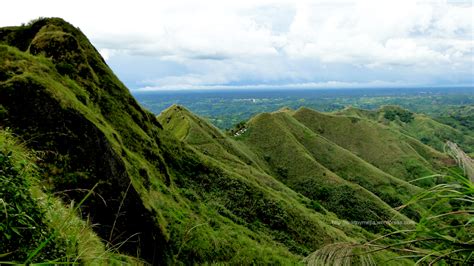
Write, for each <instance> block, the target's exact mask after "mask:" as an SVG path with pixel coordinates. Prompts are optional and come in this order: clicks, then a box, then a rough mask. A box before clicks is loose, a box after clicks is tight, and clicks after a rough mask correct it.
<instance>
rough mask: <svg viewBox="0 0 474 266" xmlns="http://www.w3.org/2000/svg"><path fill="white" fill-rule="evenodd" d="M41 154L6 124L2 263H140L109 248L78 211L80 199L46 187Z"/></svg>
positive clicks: (1, 138)
mask: <svg viewBox="0 0 474 266" xmlns="http://www.w3.org/2000/svg"><path fill="white" fill-rule="evenodd" d="M35 158H36V156H35V154H34V153H32V152H31V151H28V149H27V148H26V147H25V145H24V144H22V143H21V142H19V141H18V140H17V139H15V138H14V137H13V136H12V133H11V132H9V131H5V130H0V165H1V168H0V169H1V170H0V173H1V175H0V178H1V182H2V185H1V187H2V190H1V191H0V192H1V193H0V199H1V204H2V207H3V208H2V218H1V219H2V223H1V227H0V228H1V229H2V230H1V234H2V239H3V240H4V241H2V243H1V245H0V250H2V253H3V254H2V256H1V261H2V263H15V262H17V263H21V262H29V263H31V262H36V263H44V262H49V261H50V260H54V261H55V262H69V263H75V262H77V263H86V264H89V263H110V264H118V263H120V262H128V263H140V262H139V261H138V260H136V259H134V258H131V257H126V256H123V255H120V254H118V253H115V250H108V249H106V247H105V245H104V243H103V242H102V240H101V239H100V238H99V237H98V236H97V235H96V234H95V233H94V232H93V228H92V225H91V224H89V223H87V222H86V221H84V220H83V219H81V217H80V216H79V215H78V210H79V207H80V205H81V204H80V203H79V204H76V205H77V206H75V205H74V203H73V202H71V204H70V205H69V206H66V205H65V204H64V203H63V202H62V201H61V200H60V199H59V198H58V197H56V196H55V195H54V194H51V193H47V192H45V191H44V188H43V186H42V184H41V182H40V177H41V175H40V172H39V168H38V166H37V165H36V163H35ZM83 200H84V201H85V200H87V198H84V199H83Z"/></svg>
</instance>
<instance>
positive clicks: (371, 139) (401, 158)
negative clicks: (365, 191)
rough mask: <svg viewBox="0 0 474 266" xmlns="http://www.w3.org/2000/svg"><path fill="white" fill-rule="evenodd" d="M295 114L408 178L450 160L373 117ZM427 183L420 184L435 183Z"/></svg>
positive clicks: (383, 167)
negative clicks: (373, 119)
mask: <svg viewBox="0 0 474 266" xmlns="http://www.w3.org/2000/svg"><path fill="white" fill-rule="evenodd" d="M294 117H295V118H296V119H297V120H298V121H300V122H301V123H302V124H304V125H305V126H307V127H308V128H310V129H311V130H313V131H314V132H316V133H319V134H320V135H321V136H323V137H325V138H327V139H329V140H330V141H332V142H334V143H336V144H338V145H339V146H341V147H343V148H345V149H347V150H349V151H351V152H352V153H354V154H355V155H357V156H358V157H360V158H362V159H364V160H365V161H367V162H369V163H371V164H372V165H374V166H376V167H377V168H379V169H380V170H382V171H384V172H386V173H388V174H390V175H392V176H395V177H398V178H401V179H403V180H406V181H410V180H413V179H416V178H419V177H422V176H426V175H430V174H433V173H435V170H436V169H438V167H439V166H440V165H442V163H441V162H440V161H441V160H447V156H446V155H443V154H441V153H440V152H437V151H435V150H434V149H432V148H430V147H429V146H426V145H422V144H421V143H416V144H413V138H411V137H410V136H407V135H404V134H402V133H401V132H400V131H398V130H396V129H394V128H391V127H389V126H385V125H383V124H380V123H378V122H375V121H371V120H369V119H365V118H360V117H355V116H342V115H330V114H323V113H319V112H316V111H313V110H310V109H307V108H301V109H299V110H298V111H297V112H296V113H295V115H294ZM349 132H350V138H349V137H347V134H348V133H349ZM415 142H416V141H415ZM415 145H416V147H414V146H415ZM425 182H428V183H427V184H419V185H424V186H429V185H430V184H431V183H429V181H425Z"/></svg>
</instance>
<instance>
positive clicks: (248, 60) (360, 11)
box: [0, 0, 474, 87]
mask: <svg viewBox="0 0 474 266" xmlns="http://www.w3.org/2000/svg"><path fill="white" fill-rule="evenodd" d="M25 6H28V8H25ZM3 7H4V8H2V10H3V11H2V12H3V13H2V14H1V15H0V25H15V24H20V23H22V22H27V21H28V20H30V19H32V18H35V17H38V16H59V17H63V18H64V19H66V20H68V21H70V22H71V23H73V24H74V25H76V26H79V27H80V28H81V29H82V30H83V31H84V32H85V33H86V35H88V36H89V37H90V39H91V40H92V42H93V43H94V45H96V46H97V47H98V49H99V51H100V52H101V54H102V55H103V56H104V58H105V59H106V60H107V61H108V62H109V63H110V64H111V66H112V67H113V68H114V70H116V71H117V72H118V73H119V75H120V73H127V71H128V72H130V73H134V71H138V70H137V69H140V66H131V65H121V64H115V63H114V62H118V61H119V60H118V59H120V57H123V56H128V57H133V58H136V59H137V62H140V58H142V57H147V58H155V60H156V62H157V64H160V65H162V64H166V62H169V64H170V66H171V65H172V66H173V67H174V66H176V65H179V66H180V67H179V69H180V71H179V72H176V73H170V71H166V73H165V72H163V71H162V72H158V71H157V72H156V73H153V75H150V76H147V77H146V78H143V77H142V76H141V75H140V78H139V77H138V76H137V78H136V79H137V80H136V82H135V83H139V82H141V83H142V86H150V87H157V86H158V87H166V86H168V87H169V86H171V87H179V86H183V87H192V86H196V87H202V86H222V85H230V86H238V85H233V84H241V86H247V85H246V84H276V83H279V84H300V83H301V84H319V83H320V82H322V83H324V84H326V83H327V82H328V81H334V80H336V81H338V82H343V83H344V82H345V83H351V82H365V83H370V82H372V81H374V80H383V81H384V82H387V83H388V84H394V83H393V82H396V84H400V82H401V83H403V82H404V83H406V84H413V83H414V82H417V81H418V82H422V83H423V84H430V83H432V84H437V83H439V82H442V81H443V80H442V79H440V75H441V74H442V75H444V76H445V77H446V80H449V82H451V83H452V82H455V83H456V82H457V83H466V82H468V83H469V82H472V81H473V78H472V77H473V76H474V73H473V64H474V62H473V56H474V53H473V49H474V41H473V23H474V21H473V20H474V16H473V15H472V14H473V13H474V8H473V6H472V3H471V2H470V1H443V0H439V1H435V0H433V1H429V0H423V1H414V0H358V1H357V0H354V1H329V0H322V1H302V0H280V1H267V0H253V1H251V0H244V1H213V0H202V1H191V0H188V1H186V0H174V1H145V0H135V1H124V0H119V1H91V0H85V1H81V3H80V4H77V5H76V6H72V5H71V4H70V2H68V1H60V0H46V1H8V2H7V3H4V5H3ZM11 10H22V12H11ZM7 11H8V12H7ZM147 67H150V65H147ZM151 67H152V66H151ZM183 69H184V70H185V71H184V70H183ZM415 75H416V76H415ZM128 76H130V75H128ZM331 84H333V85H337V84H338V83H334V82H333V83H331ZM341 84H342V83H341ZM420 84H421V83H420Z"/></svg>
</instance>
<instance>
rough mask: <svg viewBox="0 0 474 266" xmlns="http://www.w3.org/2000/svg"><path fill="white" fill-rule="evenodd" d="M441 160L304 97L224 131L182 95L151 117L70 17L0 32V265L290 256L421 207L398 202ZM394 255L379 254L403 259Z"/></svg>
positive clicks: (364, 233) (359, 235) (396, 133)
mask: <svg viewBox="0 0 474 266" xmlns="http://www.w3.org/2000/svg"><path fill="white" fill-rule="evenodd" d="M348 133H350V135H348ZM445 160H447V157H446V156H445V155H443V154H441V153H440V152H437V151H435V150H434V149H432V148H429V147H428V146H426V145H424V144H423V143H421V142H420V141H418V140H416V139H415V138H413V137H410V136H409V135H406V134H405V133H402V132H401V130H400V129H397V128H395V126H393V127H389V126H387V125H382V124H380V123H379V122H376V121H372V120H370V119H368V118H358V117H353V116H343V115H330V114H321V113H317V112H315V111H312V110H309V109H300V110H298V111H291V110H282V111H280V112H276V113H271V114H269V113H264V114H260V115H258V116H256V117H254V118H253V119H251V120H250V121H249V122H248V123H246V124H241V125H240V127H239V128H238V129H237V130H236V131H234V132H233V133H232V134H231V135H228V134H226V133H223V132H221V131H219V130H218V129H217V128H215V127H214V126H212V125H211V124H209V123H208V122H207V121H205V120H203V119H201V118H199V117H197V116H195V115H194V114H192V113H190V112H189V111H187V110H186V109H184V108H183V107H180V106H176V105H175V106H171V107H170V108H169V109H167V110H166V111H164V112H163V113H162V114H160V116H159V117H158V118H157V117H155V115H154V114H152V113H150V112H149V111H147V110H144V109H143V108H142V107H141V106H140V105H139V104H138V103H137V102H136V100H135V99H134V98H133V97H132V96H131V95H130V93H129V91H128V89H127V88H126V87H125V86H124V85H123V84H122V83H121V82H120V81H119V80H118V78H117V77H116V76H115V75H114V74H113V73H112V71H111V70H110V68H109V67H108V66H107V64H106V63H105V61H104V60H103V58H102V57H101V56H100V55H99V53H98V52H97V50H96V49H95V48H94V47H93V46H92V45H91V44H90V42H89V41H88V40H87V38H86V36H84V35H83V34H82V33H81V31H80V30H79V29H77V28H75V27H74V26H72V25H70V24H69V23H67V22H65V21H64V20H62V19H59V18H48V19H39V20H36V21H32V22H31V23H29V24H27V25H24V26H19V27H8V28H1V29H0V166H1V168H0V174H1V175H0V180H1V182H2V183H1V184H0V187H1V189H0V199H1V201H2V205H3V207H4V209H5V210H7V211H5V212H0V217H1V218H0V219H1V220H2V223H1V224H0V225H1V227H0V228H1V229H2V231H1V232H0V234H2V241H1V243H0V255H1V257H2V258H1V260H2V261H5V262H8V263H11V262H18V263H30V262H48V261H49V262H51V260H53V261H56V262H79V263H85V264H89V263H90V264H94V263H95V264H116V263H117V264H118V263H133V264H142V263H151V264H204V263H210V264H212V263H230V264H284V265H290V264H299V263H302V259H303V258H304V257H305V256H307V255H308V254H311V252H313V251H314V250H317V249H319V248H321V247H324V246H326V245H328V244H332V243H339V242H344V243H362V242H366V241H367V240H369V239H373V238H374V237H376V235H375V233H383V232H386V231H388V230H390V229H391V228H390V227H389V226H386V225H383V224H377V225H375V226H374V225H370V224H369V225H362V226H359V225H357V224H351V223H349V222H345V221H346V220H356V221H359V220H365V221H367V220H369V221H374V222H377V221H379V222H380V221H385V220H391V219H395V220H398V221H402V222H406V223H410V222H411V221H412V220H410V219H416V218H417V215H418V213H419V212H422V211H424V210H425V208H424V206H422V205H414V206H413V207H412V208H411V209H407V210H408V211H406V212H404V213H403V214H401V213H398V212H397V211H395V210H394V209H393V208H392V207H396V206H398V205H400V204H401V203H402V202H404V201H406V200H408V199H409V198H410V197H411V196H412V195H414V194H416V193H418V192H419V191H423V189H422V188H420V187H417V186H414V185H411V184H409V183H407V182H406V180H412V179H414V178H418V177H420V176H423V175H425V174H431V173H433V171H435V170H436V169H437V167H439V166H440V164H441V163H443V161H445ZM424 185H427V184H424ZM407 216H408V217H407ZM409 227H410V225H407V228H409ZM3 239H7V241H4V240H3ZM395 256H398V254H394V253H392V252H389V251H384V252H380V253H377V254H375V255H374V258H375V261H376V262H377V263H384V264H387V263H389V264H390V263H392V264H393V265H399V264H400V263H407V264H409V263H410V261H396V262H392V261H387V259H390V258H393V257H395Z"/></svg>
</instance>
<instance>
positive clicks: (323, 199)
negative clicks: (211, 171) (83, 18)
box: [159, 106, 420, 231]
mask: <svg viewBox="0 0 474 266" xmlns="http://www.w3.org/2000/svg"><path fill="white" fill-rule="evenodd" d="M290 113H291V112H288V111H285V112H277V113H273V114H262V115H259V116H257V117H255V118H254V119H252V120H251V122H249V123H248V124H247V125H246V126H245V129H244V130H243V132H244V133H243V134H242V135H241V136H239V137H236V138H235V139H234V138H231V137H229V136H227V135H225V134H223V133H221V132H220V131H219V130H218V129H216V128H215V127H213V126H212V125H211V124H210V123H209V122H207V121H205V120H203V119H201V118H199V117H197V116H195V115H193V114H191V113H190V112H189V111H187V110H186V109H185V108H184V107H180V106H172V107H170V108H168V109H167V110H165V111H164V112H162V113H161V114H160V116H159V120H160V121H161V123H162V124H163V126H164V127H165V129H167V130H169V131H170V132H173V134H175V135H176V136H181V138H182V139H183V140H185V141H186V142H187V143H188V144H190V145H192V146H193V147H194V148H196V150H198V151H200V152H201V153H202V154H203V155H206V156H207V155H208V156H210V157H211V158H212V159H213V160H217V161H219V162H221V163H222V164H223V167H226V168H227V169H229V170H230V171H234V172H238V173H240V174H241V175H243V176H246V178H247V179H254V178H257V179H256V181H257V182H260V183H263V184H266V185H267V186H268V185H269V184H271V187H272V188H277V189H278V190H279V191H282V192H285V194H287V195H288V194H290V195H291V193H290V192H289V191H286V190H285V189H283V188H282V187H283V186H281V185H279V184H278V183H277V182H275V181H273V178H272V176H274V177H276V178H277V179H279V180H280V181H281V182H282V183H284V184H286V185H287V186H289V187H290V188H292V189H293V190H295V191H297V192H300V193H302V194H303V195H305V196H307V197H308V198H309V199H310V200H311V202H310V203H309V206H311V207H312V208H314V209H316V210H318V211H320V212H326V211H327V210H330V211H331V212H334V213H336V214H337V215H338V216H339V217H340V218H344V219H347V220H360V219H362V217H363V219H367V220H374V221H375V220H377V221H383V220H390V219H392V218H395V217H396V218H398V219H402V220H403V219H405V220H406V221H408V220H407V219H406V218H404V217H401V216H400V215H399V214H398V213H396V212H395V211H393V210H392V208H391V207H390V206H388V205H387V203H386V202H383V201H382V200H380V198H378V197H377V196H376V195H374V194H373V193H376V194H378V195H380V196H381V197H382V198H383V199H384V200H386V201H387V202H388V203H389V204H392V206H393V207H397V206H399V205H401V204H402V202H403V201H405V200H408V199H409V198H410V196H412V195H414V194H415V193H416V192H417V191H420V189H419V188H417V187H415V186H412V185H409V184H407V183H405V182H403V181H400V180H398V179H396V178H394V177H392V176H390V175H388V174H385V173H383V172H382V171H380V170H378V169H377V168H375V167H373V166H371V165H370V164H368V163H366V162H364V161H362V160H361V159H359V158H357V157H356V156H354V155H352V154H351V153H350V152H349V151H346V150H344V149H342V148H340V147H338V146H337V145H335V144H334V143H331V142H329V141H327V140H325V139H324V138H322V137H320V136H317V135H316V134H314V133H312V132H311V131H310V130H308V129H307V128H305V127H304V126H303V125H302V124H300V123H299V122H298V121H296V120H295V119H294V118H292V117H291V116H290ZM245 130H247V131H245ZM323 150H324V151H323ZM320 151H323V152H320ZM318 160H322V161H323V162H324V163H325V164H326V165H327V166H329V167H331V168H334V169H335V170H336V172H339V173H341V174H343V175H342V176H343V177H344V178H341V177H340V176H338V175H337V174H336V173H334V172H331V171H330V170H329V169H328V168H326V167H325V166H324V165H322V164H321V163H319V162H318ZM344 179H347V180H344ZM366 188H368V189H369V191H368V190H367V189H366ZM293 194H294V193H293ZM320 204H322V206H321V205H320ZM382 227H383V226H380V225H379V226H373V225H369V226H367V228H369V229H370V230H374V231H377V230H378V229H380V228H382Z"/></svg>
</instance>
